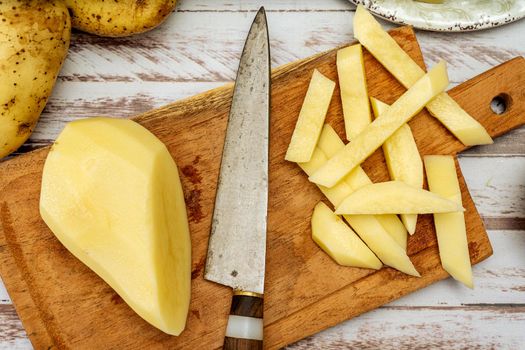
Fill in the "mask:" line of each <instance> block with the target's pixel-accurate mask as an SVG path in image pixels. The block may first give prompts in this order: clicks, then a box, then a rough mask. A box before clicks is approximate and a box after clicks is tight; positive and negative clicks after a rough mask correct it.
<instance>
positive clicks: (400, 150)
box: [370, 97, 423, 235]
mask: <svg viewBox="0 0 525 350" xmlns="http://www.w3.org/2000/svg"><path fill="white" fill-rule="evenodd" d="M370 102H371V104H372V110H373V111H374V115H375V117H376V118H377V117H379V116H380V115H381V114H383V113H384V112H385V111H386V110H387V109H388V107H389V106H388V105H387V104H386V103H383V102H381V101H379V100H377V99H375V98H373V97H371V98H370ZM383 153H384V154H385V159H386V164H387V166H388V172H389V173H390V178H391V179H392V180H399V181H403V182H404V183H406V184H408V185H410V186H413V187H417V188H422V187H423V162H422V161H421V156H420V155H419V151H418V149H417V145H416V141H415V140H414V136H413V135H412V130H410V126H408V124H403V125H402V126H401V127H400V128H399V129H397V131H396V132H395V133H394V134H392V136H390V137H389V138H388V139H387V140H386V141H385V143H384V144H383ZM401 221H403V224H404V225H405V227H406V229H407V230H408V233H410V234H411V235H413V234H414V232H416V223H417V215H414V214H401Z"/></svg>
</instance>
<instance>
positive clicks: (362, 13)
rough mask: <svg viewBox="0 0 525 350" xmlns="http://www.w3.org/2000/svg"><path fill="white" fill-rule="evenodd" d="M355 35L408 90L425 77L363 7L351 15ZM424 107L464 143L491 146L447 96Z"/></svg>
mask: <svg viewBox="0 0 525 350" xmlns="http://www.w3.org/2000/svg"><path fill="white" fill-rule="evenodd" d="M354 36H355V38H356V39H357V40H359V42H360V43H361V44H362V45H363V46H364V47H366V49H367V50H368V51H369V52H370V53H371V54H372V55H373V56H374V57H375V58H376V59H377V60H378V61H379V62H381V64H382V65H383V66H384V67H385V68H386V69H387V70H388V71H389V72H390V73H391V74H392V75H393V76H394V77H395V78H396V79H397V80H398V81H399V82H400V83H401V84H403V86H405V87H406V88H407V89H408V88H410V87H411V86H412V85H414V84H415V83H416V82H417V81H418V80H419V79H420V78H421V77H422V76H424V74H425V71H424V70H423V69H422V68H421V67H420V66H418V65H417V64H416V62H414V60H412V58H411V57H410V56H409V55H408V54H407V53H406V52H405V51H404V50H403V49H402V48H401V47H400V46H399V45H398V44H397V43H396V41H395V40H394V39H393V38H392V37H391V36H390V35H389V34H388V33H387V32H386V31H385V30H383V28H381V25H380V24H379V22H377V21H376V20H375V19H374V17H373V16H372V15H371V14H370V13H368V12H367V11H366V10H365V8H364V7H362V6H358V7H357V10H356V13H355V16H354ZM426 107H427V110H428V111H429V112H430V114H432V116H434V117H435V118H436V119H438V120H439V121H440V122H441V123H442V124H443V125H444V126H445V127H446V128H447V129H448V130H449V131H450V132H451V133H452V134H454V136H456V137H457V138H458V139H459V140H460V141H461V142H462V143H463V144H465V145H467V146H474V145H484V144H490V143H493V141H492V138H491V137H490V135H489V134H488V133H487V131H486V130H485V128H484V127H483V126H482V125H481V124H480V123H479V122H478V121H477V120H475V119H474V118H472V117H471V116H470V115H469V114H468V113H467V112H465V110H463V109H462V108H461V106H459V105H458V104H457V103H456V102H455V101H454V100H453V99H452V98H451V97H450V96H449V95H448V94H447V93H445V92H443V93H441V94H439V95H438V96H437V97H436V98H435V99H433V100H432V101H430V102H429V103H428V104H427V106H426Z"/></svg>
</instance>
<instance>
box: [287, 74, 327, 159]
mask: <svg viewBox="0 0 525 350" xmlns="http://www.w3.org/2000/svg"><path fill="white" fill-rule="evenodd" d="M334 88H335V83H334V82H333V81H331V80H330V79H328V78H327V77H325V76H324V75H322V74H321V73H319V71H318V70H317V69H314V72H313V75H312V79H311V80H310V85H309V86H308V91H307V92H306V97H305V98H304V102H303V106H302V107H301V111H300V112H299V118H298V119H297V124H296V125H295V129H294V131H293V134H292V140H291V141H290V145H289V146H288V150H287V151H286V156H285V159H286V160H288V161H290V162H296V163H298V162H308V161H309V160H310V158H311V157H312V153H313V152H314V149H315V145H316V143H317V140H318V139H319V134H320V133H321V129H322V127H323V124H324V120H325V118H326V112H327V111H328V106H329V105H330V100H331V99H332V94H333V92H334Z"/></svg>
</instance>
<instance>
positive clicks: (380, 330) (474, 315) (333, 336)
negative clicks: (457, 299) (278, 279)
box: [287, 304, 525, 350]
mask: <svg viewBox="0 0 525 350" xmlns="http://www.w3.org/2000/svg"><path fill="white" fill-rule="evenodd" d="M523 329H525V305H523V304H522V305H516V306H513V305H508V306H499V305H495V306H493V307H483V306H479V307H456V308H449V307H422V308H417V309H416V308H410V309H407V308H405V307H389V306H386V307H383V308H381V309H378V310H374V311H371V312H369V313H366V314H364V315H361V317H359V318H356V319H353V320H350V321H347V322H345V323H342V324H340V325H338V326H336V327H333V328H331V329H329V330H327V331H325V332H323V333H319V334H316V335H315V336H312V337H308V338H306V339H303V340H301V341H299V342H298V343H296V344H294V345H292V346H289V347H288V348H287V349H290V350H291V349H293V350H306V349H394V348H396V349H438V348H439V349H441V348H443V349H520V348H522V347H523V344H524V343H525V332H523Z"/></svg>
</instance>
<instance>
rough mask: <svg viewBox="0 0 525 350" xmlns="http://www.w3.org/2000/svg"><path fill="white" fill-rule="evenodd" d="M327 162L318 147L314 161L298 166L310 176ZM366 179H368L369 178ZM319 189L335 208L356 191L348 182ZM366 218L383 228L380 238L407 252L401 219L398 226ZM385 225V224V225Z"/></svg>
mask: <svg viewBox="0 0 525 350" xmlns="http://www.w3.org/2000/svg"><path fill="white" fill-rule="evenodd" d="M327 160H328V158H327V157H326V155H325V154H324V152H323V151H321V150H320V149H319V148H318V147H316V149H315V151H314V154H313V155H312V159H311V160H310V161H309V162H307V163H297V164H298V165H299V166H300V167H301V169H303V171H304V172H305V173H306V174H307V175H308V174H311V173H313V172H314V171H315V170H317V169H318V168H319V167H321V166H322V165H323V164H324V163H326V161H327ZM359 169H361V168H359ZM361 171H362V170H361ZM356 173H357V169H356ZM362 174H364V175H365V176H366V174H365V173H364V171H362ZM351 175H352V174H350V175H348V177H350V176H351ZM366 178H367V179H368V177H366ZM350 183H353V181H350ZM317 187H319V189H320V190H321V192H322V193H323V194H324V195H325V196H326V198H328V200H329V201H330V203H332V204H333V206H334V207H337V206H338V205H339V204H340V203H341V202H342V201H343V200H344V199H345V198H346V197H348V196H349V195H350V194H352V192H354V191H355V189H353V187H352V186H351V185H350V184H349V183H347V182H346V181H341V182H340V183H338V184H337V185H335V186H334V187H331V188H328V187H324V186H319V185H318V186H317ZM365 216H367V217H369V218H368V219H367V220H369V221H374V222H377V223H379V224H380V225H382V226H383V232H381V233H379V235H380V236H390V237H391V238H392V239H391V240H390V241H392V242H394V243H396V244H397V245H399V246H400V247H401V248H403V250H406V245H407V232H406V230H405V229H404V226H403V224H402V223H401V222H400V221H399V219H397V221H398V222H399V225H397V224H396V223H395V222H394V223H392V222H391V221H393V220H389V218H387V215H378V216H377V218H376V217H375V216H373V215H365ZM388 216H393V215H388ZM347 221H348V220H347ZM383 223H385V225H384V224H383ZM386 224H389V226H388V227H386ZM399 226H401V229H399ZM389 229H390V230H389ZM355 230H356V231H357V233H358V234H359V236H361V237H363V234H364V233H363V232H361V231H360V230H358V229H355ZM387 241H388V239H385V242H386V243H385V244H386V245H388V244H389V242H387ZM365 242H366V240H365ZM378 256H379V255H378ZM379 258H380V259H381V256H379Z"/></svg>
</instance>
